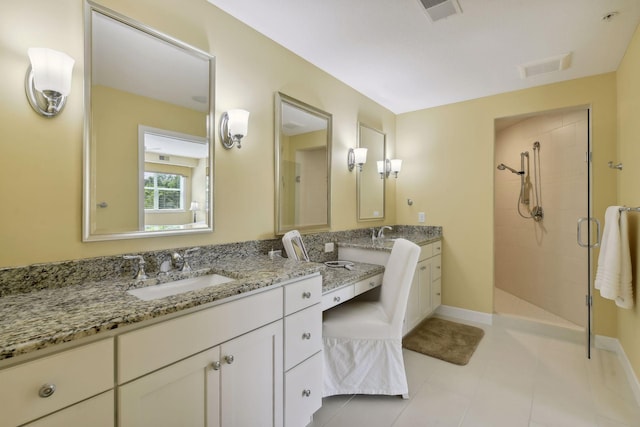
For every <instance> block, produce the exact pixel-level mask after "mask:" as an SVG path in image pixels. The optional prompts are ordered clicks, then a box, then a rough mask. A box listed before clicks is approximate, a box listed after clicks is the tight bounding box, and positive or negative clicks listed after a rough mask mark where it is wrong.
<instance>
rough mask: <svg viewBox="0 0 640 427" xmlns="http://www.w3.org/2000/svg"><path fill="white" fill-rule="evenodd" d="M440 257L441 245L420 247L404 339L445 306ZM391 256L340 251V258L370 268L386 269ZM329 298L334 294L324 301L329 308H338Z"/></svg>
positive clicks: (361, 249)
mask: <svg viewBox="0 0 640 427" xmlns="http://www.w3.org/2000/svg"><path fill="white" fill-rule="evenodd" d="M441 253H442V242H441V241H437V242H434V243H429V244H427V245H422V246H421V247H420V257H419V258H418V265H417V266H416V271H415V273H414V276H413V282H412V284H411V290H410V292H409V301H408V303H407V313H406V315H405V320H404V325H403V329H402V332H403V335H404V334H407V333H408V332H409V331H410V330H411V329H413V328H415V327H416V326H417V325H418V324H419V323H420V322H421V321H422V320H424V319H425V318H426V317H427V316H429V315H430V314H432V313H433V312H434V311H435V310H436V308H438V306H440V304H441V303H442V285H441V279H440V277H441V273H442V263H441ZM390 254H391V252H390V251H380V250H373V249H364V248H355V247H339V248H338V258H340V259H344V260H349V261H356V262H366V263H370V264H379V265H385V264H386V263H387V260H388V259H389V255H390ZM330 295H331V294H327V295H325V297H327V301H326V305H327V308H329V307H331V306H333V305H336V304H339V302H333V301H332V300H330V299H329V298H330ZM336 297H338V298H341V299H342V300H344V296H343V295H337V294H336ZM324 305H325V302H324V301H323V306H324ZM323 308H324V307H323Z"/></svg>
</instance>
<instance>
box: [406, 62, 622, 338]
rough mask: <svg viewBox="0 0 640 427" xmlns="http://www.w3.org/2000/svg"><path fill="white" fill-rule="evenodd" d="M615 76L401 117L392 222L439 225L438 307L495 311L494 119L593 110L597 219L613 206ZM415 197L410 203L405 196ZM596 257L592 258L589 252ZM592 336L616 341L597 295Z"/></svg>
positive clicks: (605, 304) (606, 306) (608, 307)
mask: <svg viewBox="0 0 640 427" xmlns="http://www.w3.org/2000/svg"><path fill="white" fill-rule="evenodd" d="M615 88H616V78H615V74H614V73H609V74H603V75H599V76H595V77H589V78H584V79H578V80H572V81H568V82H563V83H558V84H553V85H548V86H542V87H538V88H533V89H528V90H522V91H517V92H511V93H506V94H502V95H496V96H491V97H486V98H480V99H475V100H472V101H468V102H461V103H457V104H452V105H447V106H443V107H437V108H431V109H427V110H422V111H416V112H412V113H407V114H402V115H400V116H398V118H397V122H396V127H397V131H396V139H397V141H401V142H400V143H399V144H398V146H397V154H398V157H399V158H401V159H404V163H403V165H402V172H401V174H400V177H399V178H398V184H397V186H398V187H397V212H396V215H397V222H398V223H401V224H416V223H417V215H418V212H425V213H426V215H427V223H428V224H434V225H435V224H437V225H441V226H443V230H444V242H443V244H444V246H443V257H442V262H443V264H444V265H443V271H444V272H445V273H444V274H443V279H442V280H443V283H442V295H443V304H446V305H451V306H454V307H460V308H465V309H469V310H476V311H481V312H486V313H491V312H492V311H493V285H494V282H493V279H494V272H493V265H494V253H493V210H494V203H493V202H494V201H493V198H494V194H493V186H494V170H495V165H496V163H495V159H494V120H495V119H496V118H501V117H507V116H514V115H521V114H529V113H534V112H540V111H547V110H554V109H560V108H567V107H574V106H583V105H590V106H591V108H592V117H593V121H592V144H593V157H594V163H593V183H594V190H593V203H594V214H595V216H596V217H598V218H600V219H602V218H603V216H604V210H605V209H606V207H607V206H609V205H611V204H615V173H612V171H611V169H609V168H608V167H607V161H608V160H610V159H613V158H615V157H616V150H615V140H616V95H615V91H616V89H615ZM408 198H410V199H413V201H414V203H413V205H412V206H409V205H408V204H407V203H406V199H408ZM595 255H596V257H597V253H596V254H595ZM595 299H596V301H595V303H594V304H595V308H594V310H595V315H594V316H595V322H596V323H595V329H596V333H598V334H603V335H608V336H615V315H614V314H613V310H614V309H613V308H612V304H610V302H609V301H604V300H602V299H601V298H600V297H599V296H597V297H596V298H595Z"/></svg>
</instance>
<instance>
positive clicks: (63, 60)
mask: <svg viewBox="0 0 640 427" xmlns="http://www.w3.org/2000/svg"><path fill="white" fill-rule="evenodd" d="M27 53H28V55H29V60H30V61H31V69H32V71H33V84H34V86H35V88H36V89H38V90H39V91H40V92H44V91H46V90H50V91H52V92H58V93H59V94H60V95H63V96H67V95H69V93H70V92H71V72H72V71H73V64H74V62H75V61H74V60H73V58H71V57H70V56H69V55H67V54H66V53H64V52H58V51H57V50H52V49H47V48H38V47H32V48H30V49H28V50H27Z"/></svg>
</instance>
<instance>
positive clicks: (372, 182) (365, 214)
mask: <svg viewBox="0 0 640 427" xmlns="http://www.w3.org/2000/svg"><path fill="white" fill-rule="evenodd" d="M385 144H386V135H385V134H384V133H382V132H380V131H379V130H376V129H374V128H372V127H369V126H366V125H364V124H362V123H358V147H361V148H366V149H367V162H366V163H365V164H364V165H363V166H362V171H360V172H358V178H357V188H358V190H357V191H358V221H376V220H382V219H384V197H385V196H384V193H385V179H384V177H382V175H380V173H378V162H382V165H384V162H385V153H386V151H385V150H386V147H385Z"/></svg>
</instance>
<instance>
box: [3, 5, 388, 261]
mask: <svg viewBox="0 0 640 427" xmlns="http://www.w3.org/2000/svg"><path fill="white" fill-rule="evenodd" d="M5 3H6V2H5ZM99 3H100V4H102V5H104V6H106V7H108V8H111V9H113V10H115V11H117V12H119V13H122V14H124V15H127V16H130V17H131V18H133V19H135V20H138V21H140V22H142V23H144V24H146V25H149V26H151V27H153V28H156V29H157V30H159V31H162V32H164V33H166V34H168V35H170V36H172V37H175V38H177V39H180V40H183V41H184V42H186V43H189V44H191V45H193V46H195V47H198V48H200V49H202V50H204V51H206V52H209V53H211V54H213V55H215V56H216V120H215V122H216V124H217V123H218V118H219V116H220V114H221V113H222V112H224V111H227V110H229V109H231V108H244V109H247V110H249V111H250V112H251V117H250V123H249V134H248V136H247V137H246V138H245V139H244V140H243V143H242V149H241V150H238V149H235V148H234V149H233V150H225V149H224V148H222V146H221V145H220V144H219V142H218V140H217V137H216V143H215V144H214V146H215V156H216V157H215V175H214V177H215V189H214V191H215V215H214V222H215V223H214V227H215V231H214V233H213V234H201V235H190V236H176V237H161V238H144V239H132V240H119V241H110V242H91V243H83V242H82V238H81V225H82V144H83V141H82V138H83V124H84V121H83V118H84V111H83V74H84V63H83V61H84V60H83V57H84V53H83V47H84V44H83V25H84V23H83V2H82V1H80V0H56V1H55V2H52V1H49V0H26V1H22V2H9V3H7V4H3V7H2V13H1V14H0V69H2V75H3V78H2V79H0V93H2V102H1V103H0V129H2V134H1V135H2V139H1V142H0V144H1V147H2V155H0V195H1V197H2V209H0V241H1V242H2V243H1V244H0V267H9V266H20V265H28V264H32V263H40V262H49V261H58V260H68V259H77V258H86V257H93V256H101V255H111V254H121V253H125V252H137V251H146V250H154V249H162V248H172V247H181V246H191V245H193V246H196V245H207V244H217V243H226V242H233V241H245V240H254V239H263V238H271V237H274V234H273V230H274V211H275V209H274V185H273V182H274V164H273V162H274V160H273V159H274V151H273V147H274V141H273V138H274V127H273V120H274V96H275V93H276V92H278V91H281V92H283V93H285V94H287V95H289V96H292V97H294V98H297V99H299V100H301V101H303V102H306V103H308V104H311V105H314V106H316V107H318V108H320V109H322V110H324V111H327V112H330V113H331V114H332V115H333V152H332V170H333V171H332V177H331V180H332V199H333V208H332V209H333V211H332V229H333V230H345V229H349V228H356V227H359V226H362V224H358V223H357V222H356V197H355V194H356V175H355V174H354V173H350V172H349V171H348V170H347V167H346V163H347V161H346V159H347V150H348V148H349V147H355V146H356V143H357V123H358V121H363V122H366V123H370V124H371V125H372V126H376V127H377V128H378V129H381V130H382V131H383V132H385V133H387V134H388V135H389V138H388V141H389V144H390V146H391V147H394V146H395V141H394V138H393V135H394V134H395V115H394V114H392V113H391V112H390V111H389V110H387V109H385V108H383V107H381V106H379V105H378V104H376V103H374V102H373V101H371V100H370V99H368V98H366V97H364V96H363V95H361V94H359V93H358V92H356V91H355V90H353V89H351V88H350V87H348V86H346V85H344V84H343V83H341V82H339V81H337V80H336V79H335V78H333V77H331V76H329V75H328V74H326V73H324V72H323V71H321V70H319V69H318V68H316V67H314V66H313V65H311V64H310V63H308V62H306V61H304V60H302V59H301V58H299V57H298V56H296V55H294V54H292V53H291V52H289V51H287V50H285V49H284V48H282V47H281V46H279V45H277V44H276V43H274V42H273V41H271V40H269V39H267V38H266V37H264V36H262V35H260V34H259V33H257V32H256V31H254V30H252V29H251V28H249V27H247V26H245V25H244V24H242V23H240V22H238V21H237V20H235V19H234V18H232V17H230V16H229V15H227V14H225V13H223V12H222V11H220V10H219V9H217V8H215V7H214V6H212V5H211V4H209V3H207V2H206V1H204V0H182V1H177V0H136V1H135V2H133V1H130V0H102V1H100V2H99ZM51 22H56V25H55V27H56V30H55V31H51ZM40 46H44V47H49V48H52V49H57V50H61V51H63V52H66V53H68V54H69V55H71V56H72V57H73V58H75V60H76V64H75V67H74V71H73V83H72V89H71V90H72V91H71V95H70V97H69V100H68V103H67V106H66V108H65V110H64V112H63V113H62V115H61V116H59V117H56V118H54V119H45V118H42V117H40V116H38V115H37V114H36V113H35V112H34V111H33V110H32V109H31V107H30V106H29V104H28V102H27V99H26V97H25V95H24V75H25V72H26V70H27V67H28V58H27V53H26V52H27V49H28V48H29V47H40ZM388 185H389V188H388V190H389V193H391V196H390V197H389V199H388V200H390V202H389V204H388V206H387V209H388V212H389V215H388V216H387V218H386V221H384V222H383V221H381V222H380V224H382V223H394V222H395V215H394V212H395V207H394V204H393V202H392V201H393V192H394V191H395V183H393V182H392V183H389V184H388ZM366 225H367V226H370V225H371V223H367V224H366ZM376 225H377V224H376Z"/></svg>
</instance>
